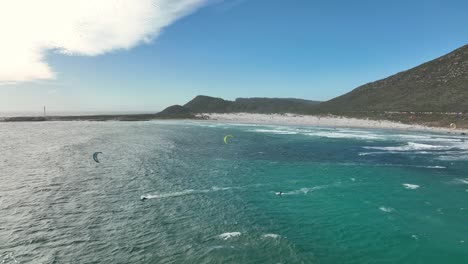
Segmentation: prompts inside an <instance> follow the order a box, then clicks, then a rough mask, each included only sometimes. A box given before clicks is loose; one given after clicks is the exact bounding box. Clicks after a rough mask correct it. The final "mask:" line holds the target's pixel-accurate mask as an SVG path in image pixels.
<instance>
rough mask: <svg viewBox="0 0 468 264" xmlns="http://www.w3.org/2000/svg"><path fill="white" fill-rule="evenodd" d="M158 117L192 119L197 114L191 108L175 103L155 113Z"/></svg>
mask: <svg viewBox="0 0 468 264" xmlns="http://www.w3.org/2000/svg"><path fill="white" fill-rule="evenodd" d="M154 117H155V118H156V119H191V118H195V115H194V114H193V113H192V111H191V110H190V109H188V108H187V107H184V106H181V105H173V106H169V107H168V108H166V109H164V110H163V111H161V112H159V113H157V114H155V115H154Z"/></svg>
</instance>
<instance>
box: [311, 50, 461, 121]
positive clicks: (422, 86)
mask: <svg viewBox="0 0 468 264" xmlns="http://www.w3.org/2000/svg"><path fill="white" fill-rule="evenodd" d="M318 109H319V111H321V112H336V113H340V112H353V111H364V112H368V111H395V112H404V111H414V112H468V45H465V46H463V47H461V48H459V49H457V50H455V51H453V52H451V53H449V54H447V55H444V56H442V57H440V58H437V59H435V60H432V61H429V62H427V63H424V64H422V65H419V66H417V67H415V68H412V69H410V70H407V71H403V72H400V73H397V74H395V75H392V76H390V77H388V78H385V79H382V80H379V81H376V82H372V83H368V84H365V85H362V86H360V87H358V88H356V89H354V90H352V91H351V92H349V93H347V94H344V95H342V96H339V97H336V98H334V99H332V100H330V101H327V102H324V103H321V104H320V105H319V106H318Z"/></svg>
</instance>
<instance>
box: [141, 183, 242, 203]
mask: <svg viewBox="0 0 468 264" xmlns="http://www.w3.org/2000/svg"><path fill="white" fill-rule="evenodd" d="M234 188H238V187H216V186H213V187H211V189H207V190H193V189H188V190H183V191H178V192H171V193H161V194H148V195H142V196H141V197H140V199H141V200H146V199H160V198H171V197H178V196H185V195H194V194H203V193H209V192H216V191H226V190H231V189H234Z"/></svg>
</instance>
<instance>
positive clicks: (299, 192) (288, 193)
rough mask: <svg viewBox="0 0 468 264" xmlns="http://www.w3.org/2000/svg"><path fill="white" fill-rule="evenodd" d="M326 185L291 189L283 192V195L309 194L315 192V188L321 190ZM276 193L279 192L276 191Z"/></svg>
mask: <svg viewBox="0 0 468 264" xmlns="http://www.w3.org/2000/svg"><path fill="white" fill-rule="evenodd" d="M325 187H326V186H315V187H312V188H300V189H298V190H294V191H290V192H283V193H281V195H297V194H308V193H309V192H313V191H315V190H320V189H323V188H325ZM275 194H279V193H278V192H275Z"/></svg>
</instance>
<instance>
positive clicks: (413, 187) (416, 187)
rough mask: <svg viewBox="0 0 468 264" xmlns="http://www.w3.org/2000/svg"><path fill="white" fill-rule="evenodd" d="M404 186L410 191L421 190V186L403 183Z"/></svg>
mask: <svg viewBox="0 0 468 264" xmlns="http://www.w3.org/2000/svg"><path fill="white" fill-rule="evenodd" d="M403 186H404V187H405V188H406V189H410V190H416V189H418V188H419V185H416V184H410V183H403Z"/></svg>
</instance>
